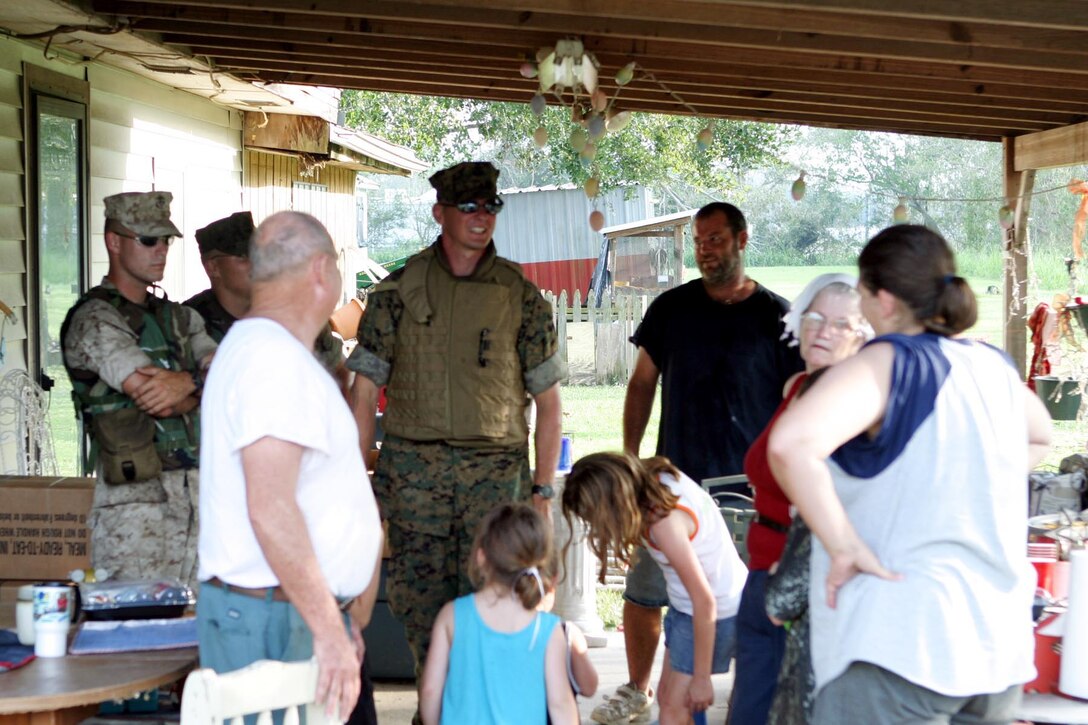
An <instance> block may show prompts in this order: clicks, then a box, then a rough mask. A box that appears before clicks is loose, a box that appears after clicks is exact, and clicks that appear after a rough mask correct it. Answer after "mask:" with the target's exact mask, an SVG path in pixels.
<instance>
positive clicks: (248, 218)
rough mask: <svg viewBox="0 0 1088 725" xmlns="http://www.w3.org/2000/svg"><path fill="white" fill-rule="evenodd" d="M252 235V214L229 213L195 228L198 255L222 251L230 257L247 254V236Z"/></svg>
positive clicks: (204, 255) (244, 212)
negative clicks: (224, 217) (224, 216)
mask: <svg viewBox="0 0 1088 725" xmlns="http://www.w3.org/2000/svg"><path fill="white" fill-rule="evenodd" d="M252 236H253V215H252V214H250V213H249V212H248V211H240V212H237V213H235V214H231V215H230V216H229V217H227V218H226V219H220V220H219V221H214V222H212V223H211V224H209V225H208V226H206V227H204V228H203V229H197V230H196V243H197V246H198V247H200V256H201V257H206V256H208V254H210V253H211V252H222V253H223V254H228V255H230V256H232V257H248V256H249V238H250V237H252Z"/></svg>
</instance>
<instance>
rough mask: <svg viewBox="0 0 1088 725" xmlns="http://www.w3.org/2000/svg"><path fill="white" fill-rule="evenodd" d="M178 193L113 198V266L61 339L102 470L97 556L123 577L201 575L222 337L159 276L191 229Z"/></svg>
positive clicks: (109, 201)
mask: <svg viewBox="0 0 1088 725" xmlns="http://www.w3.org/2000/svg"><path fill="white" fill-rule="evenodd" d="M172 199H173V196H172V195H171V194H170V193H169V192H166V191H153V192H130V193H124V194H114V195H113V196H108V197H106V199H105V200H104V204H105V216H106V222H105V228H104V237H105V243H106V252H107V255H108V256H109V271H108V272H107V274H106V276H105V277H104V278H103V280H102V283H101V284H100V285H99V286H97V287H95V288H93V289H91V290H90V291H89V292H88V293H87V294H85V295H84V296H83V297H82V298H81V299H80V300H79V301H78V302H77V303H76V304H75V306H74V307H72V309H71V310H69V311H68V315H67V317H66V318H65V320H64V325H63V327H62V328H61V338H62V340H63V353H64V366H65V368H66V369H67V371H68V375H69V377H70V378H71V380H72V388H73V391H72V396H73V399H74V401H75V405H76V409H77V410H78V411H79V414H80V416H81V417H82V420H83V423H84V430H85V431H87V433H88V435H89V436H90V447H89V450H90V460H88V462H87V464H88V465H89V466H94V467H95V469H96V472H97V475H98V482H97V485H96V487H95V493H94V504H93V507H92V509H91V515H90V518H89V519H88V523H89V524H90V526H91V563H92V564H93V565H94V566H95V567H96V568H103V569H106V570H108V571H109V572H110V573H111V577H112V578H115V579H151V578H163V577H175V578H177V579H180V580H181V581H182V582H185V583H187V584H194V583H195V575H196V530H197V508H196V501H197V495H198V488H199V477H198V474H197V463H198V460H199V450H198V449H199V443H200V389H201V386H202V384H203V376H204V373H205V372H206V371H207V368H208V365H209V364H210V363H211V358H212V355H213V354H214V352H215V347H216V345H215V341H214V340H212V339H211V338H210V337H209V336H208V334H207V332H206V331H205V329H204V322H203V320H201V318H200V315H198V314H196V313H195V312H193V311H192V310H191V309H189V308H187V307H183V306H181V305H179V304H177V303H175V302H171V301H169V300H168V299H167V298H166V295H165V293H163V291H162V289H161V288H159V287H158V284H157V283H158V282H159V281H160V280H161V279H162V277H163V272H164V270H165V267H166V255H167V252H168V250H169V247H170V242H171V241H172V240H173V238H174V237H177V236H181V231H180V230H179V229H178V228H177V227H176V226H175V225H174V223H173V222H172V221H171V220H170V202H171V200H172Z"/></svg>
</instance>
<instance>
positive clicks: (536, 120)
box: [341, 91, 795, 213]
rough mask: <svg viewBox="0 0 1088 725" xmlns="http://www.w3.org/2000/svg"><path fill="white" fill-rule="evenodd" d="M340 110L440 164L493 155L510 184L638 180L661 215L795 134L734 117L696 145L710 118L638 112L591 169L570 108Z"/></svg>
mask: <svg viewBox="0 0 1088 725" xmlns="http://www.w3.org/2000/svg"><path fill="white" fill-rule="evenodd" d="M341 105H342V107H343V109H344V110H345V116H346V119H347V123H348V125H349V126H352V127H354V128H361V129H363V130H365V131H368V132H370V133H374V134H377V135H380V136H382V137H383V138H387V139H389V140H390V141H393V142H394V143H399V144H402V145H405V146H408V147H409V148H411V149H413V150H414V151H415V152H416V153H417V154H418V155H419V156H420V158H422V159H424V160H425V161H427V162H429V163H431V164H432V165H433V166H434V167H441V166H446V165H448V164H451V163H456V162H458V161H466V160H471V159H475V158H480V157H487V158H491V159H492V160H494V161H495V163H496V164H497V165H498V166H499V167H500V169H501V171H502V179H503V184H504V185H507V186H519V187H525V186H540V185H545V184H563V183H567V182H573V183H575V184H582V183H584V182H585V181H586V179H588V178H589V177H590V176H591V175H594V174H596V175H597V177H598V178H599V179H600V182H601V187H602V189H607V188H609V187H613V186H617V185H621V184H630V183H638V184H642V185H644V186H647V187H650V188H652V189H654V190H655V191H656V192H657V194H656V196H657V198H658V199H661V200H663V201H664V202H665V205H664V208H663V209H662V213H665V212H667V211H668V210H669V209H670V208H672V207H675V208H683V207H684V206H690V205H692V204H693V203H701V202H702V200H704V199H705V198H706V197H707V195H710V196H711V197H719V198H720V196H721V195H722V194H723V193H724V191H725V190H728V189H731V188H733V187H734V186H735V185H736V183H737V179H738V176H739V174H740V173H742V172H743V171H744V170H746V169H749V168H753V167H756V166H759V165H762V164H766V163H769V162H771V161H773V159H775V158H776V156H777V155H778V154H779V153H781V152H782V150H783V149H784V148H785V146H786V145H787V144H788V143H789V141H790V139H791V138H792V137H793V135H794V133H795V131H794V130H793V129H792V128H790V127H785V126H773V125H769V124H759V123H746V122H736V121H717V122H715V123H714V124H713V143H712V144H711V145H710V146H709V148H707V149H706V151H699V150H698V149H697V148H696V143H695V140H696V136H697V135H698V133H699V131H700V130H701V129H702V128H703V127H704V126H706V125H707V121H706V119H700V118H694V117H676V116H665V115H659V114H635V115H634V116H633V118H632V120H631V122H630V124H629V125H628V126H627V128H625V129H624V130H622V131H620V132H617V133H608V134H606V135H605V136H604V137H603V138H601V139H600V140H599V141H598V151H597V155H596V159H595V161H594V162H593V163H592V164H587V163H585V162H583V161H582V159H581V158H580V157H579V154H578V153H577V152H576V151H575V150H574V149H573V148H572V147H571V144H570V143H569V139H570V135H571V132H572V131H573V130H574V129H575V128H578V126H577V125H576V124H575V123H573V122H572V121H571V109H570V108H568V107H564V106H558V105H552V106H548V107H547V108H546V109H545V111H544V113H542V114H541V115H540V116H539V117H538V116H536V115H534V114H533V112H532V110H531V109H530V107H529V104H528V103H493V102H484V101H475V100H469V99H461V98H444V97H436V96H410V95H400V94H390V93H373V92H369V91H345V92H344V94H343V96H342V99H341ZM538 126H543V127H544V128H545V129H546V130H547V133H548V138H549V141H548V144H547V145H546V146H545V147H544V148H538V147H537V146H536V144H535V142H534V141H533V132H534V131H535V130H536V129H537V127H538Z"/></svg>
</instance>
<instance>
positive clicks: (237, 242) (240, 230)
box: [182, 211, 344, 377]
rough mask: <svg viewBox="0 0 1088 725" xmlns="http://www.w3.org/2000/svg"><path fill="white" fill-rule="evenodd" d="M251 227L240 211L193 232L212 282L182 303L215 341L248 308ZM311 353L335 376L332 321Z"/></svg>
mask: <svg viewBox="0 0 1088 725" xmlns="http://www.w3.org/2000/svg"><path fill="white" fill-rule="evenodd" d="M254 229H255V227H254V224H253V215H252V214H251V213H250V212H248V211H240V212H236V213H234V214H231V215H230V216H229V217H225V218H223V219H219V220H218V221H214V222H212V223H211V224H209V225H208V226H206V227H204V228H203V229H198V230H197V232H196V243H197V247H198V248H199V249H200V261H201V262H202V263H203V264H204V271H205V272H207V274H208V279H209V280H211V283H212V286H211V287H209V288H208V289H206V290H204V291H203V292H198V293H197V294H195V295H193V296H192V297H190V298H189V299H187V300H185V301H184V302H183V303H182V304H183V305H185V306H187V307H192V308H193V309H194V310H196V311H197V312H199V313H200V316H201V317H203V318H204V325H205V326H206V327H207V330H208V334H209V335H211V336H212V339H213V340H215V341H216V342H222V341H223V338H224V337H225V336H226V334H227V330H229V329H230V326H231V325H233V324H234V323H235V321H237V320H238V318H239V317H241V316H242V315H243V314H245V311H246V310H248V309H249V293H250V282H249V241H250V238H251V237H252V236H253V230H254ZM227 307H230V308H231V309H232V310H233V312H232V311H231V310H228V309H227ZM314 356H315V357H316V358H317V360H318V362H320V363H321V364H322V366H324V368H325V369H326V370H328V371H329V372H330V373H331V374H332V375H333V376H334V377H338V370H340V369H342V368H343V365H344V344H343V343H342V342H341V341H340V340H339V339H337V338H336V336H335V335H333V334H332V327H331V325H325V329H323V330H322V331H321V334H320V335H318V338H317V340H316V342H315V343H314Z"/></svg>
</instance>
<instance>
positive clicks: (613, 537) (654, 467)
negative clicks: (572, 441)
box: [563, 453, 680, 584]
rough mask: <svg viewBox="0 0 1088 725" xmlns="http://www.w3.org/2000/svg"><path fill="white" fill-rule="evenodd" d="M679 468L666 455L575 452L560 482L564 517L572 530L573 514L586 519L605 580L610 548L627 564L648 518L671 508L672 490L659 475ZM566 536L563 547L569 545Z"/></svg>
mask: <svg viewBox="0 0 1088 725" xmlns="http://www.w3.org/2000/svg"><path fill="white" fill-rule="evenodd" d="M662 473H669V474H671V475H673V476H675V477H677V478H679V476H680V471H679V470H677V468H676V466H674V465H672V463H671V462H670V461H669V459H668V458H664V457H655V458H647V459H645V460H640V459H639V458H636V457H635V456H633V455H631V454H630V453H591V454H590V455H588V456H585V457H583V458H580V459H579V460H578V461H577V462H576V463H575V464H574V467H573V468H572V469H571V471H570V474H569V475H568V476H567V481H566V484H565V485H564V487H563V518H564V519H565V520H566V522H567V526H568V527H570V531H571V532H572V534H571V538H572V539H573V531H574V527H573V526H572V524H573V519H574V518H579V519H581V520H582V521H584V522H585V523H586V527H587V529H588V531H587V532H586V538H587V539H588V541H589V548H590V549H591V550H592V551H593V553H594V554H595V555H596V556H597V561H598V562H600V564H601V571H600V576H599V577H598V581H600V582H601V583H602V584H603V583H604V575H605V571H606V569H607V568H608V555H609V553H610V552H612V553H614V554H615V555H616V558H617V559H618V560H619V561H620V562H621V563H622V564H624V565H626V566H630V564H631V553H632V552H633V551H634V548H635V547H636V546H639V545H640V544H641V543H642V540H643V538H644V537H645V535H646V528H647V527H648V526H649V524H651V523H653V522H654V521H655V520H657V519H659V518H660V517H662V516H666V515H668V513H669V512H670V511H672V510H673V509H674V508H676V501H677V496H676V494H674V493H673V492H672V491H671V490H669V487H668V486H666V485H665V484H663V483H661V481H660V480H658V476H660V475H661V474H662ZM570 545H571V541H570V540H568V541H567V543H566V545H565V546H564V551H566V549H567V548H569V547H570Z"/></svg>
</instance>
